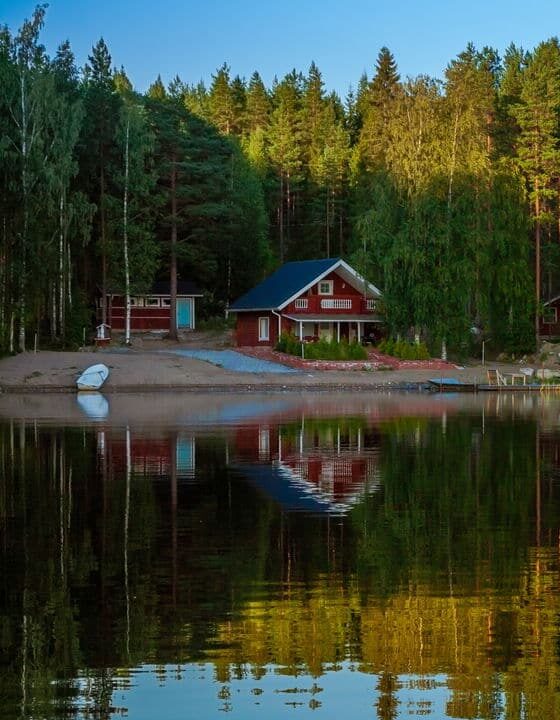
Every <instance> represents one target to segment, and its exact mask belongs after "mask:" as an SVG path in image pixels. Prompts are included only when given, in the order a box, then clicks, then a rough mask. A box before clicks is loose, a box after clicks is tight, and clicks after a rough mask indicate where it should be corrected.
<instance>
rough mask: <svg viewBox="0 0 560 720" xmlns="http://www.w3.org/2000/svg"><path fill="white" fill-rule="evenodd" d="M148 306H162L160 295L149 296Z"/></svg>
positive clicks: (147, 299)
mask: <svg viewBox="0 0 560 720" xmlns="http://www.w3.org/2000/svg"><path fill="white" fill-rule="evenodd" d="M146 307H157V308H158V307H160V300H159V298H158V297H147V298H146Z"/></svg>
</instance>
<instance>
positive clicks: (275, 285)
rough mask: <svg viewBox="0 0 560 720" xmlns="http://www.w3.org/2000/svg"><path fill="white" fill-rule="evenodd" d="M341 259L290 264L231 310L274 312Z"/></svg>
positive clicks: (284, 266) (267, 279) (237, 302)
mask: <svg viewBox="0 0 560 720" xmlns="http://www.w3.org/2000/svg"><path fill="white" fill-rule="evenodd" d="M339 259H340V258H327V259H324V260H302V261H300V262H289V263H286V264H285V265H282V267H281V268H278V270H276V272H275V273H273V274H272V275H271V276H270V277H267V278H266V280H263V281H262V283H260V284H259V285H257V286H256V287H254V288H253V289H252V290H249V292H248V293H245V295H243V296H242V297H240V298H239V300H236V301H235V302H234V303H233V304H232V305H231V306H230V310H273V309H275V308H277V307H279V306H280V305H282V303H284V302H286V300H288V299H289V298H291V297H292V295H295V294H296V293H297V292H298V290H301V289H302V288H304V287H306V286H307V285H309V284H310V283H312V282H313V280H315V278H317V277H319V275H323V274H324V273H326V272H328V270H329V269H330V268H331V267H334V265H336V264H337V263H338V262H339Z"/></svg>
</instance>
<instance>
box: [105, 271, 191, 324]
mask: <svg viewBox="0 0 560 720" xmlns="http://www.w3.org/2000/svg"><path fill="white" fill-rule="evenodd" d="M199 297H202V293H201V292H200V290H199V289H198V288H197V287H196V286H195V285H194V283H192V282H190V281H189V280H178V281H177V329H178V330H194V328H195V322H196V315H195V298H199ZM106 302H107V324H108V325H109V326H110V328H111V332H124V330H125V316H126V304H125V296H124V295H122V294H119V293H108V294H107V300H106ZM130 305H131V308H130V330H131V332H148V331H152V332H169V330H170V324H171V323H170V318H171V303H170V292H169V282H168V281H167V282H156V283H154V285H153V286H152V288H151V290H150V292H149V293H146V294H145V295H131V297H130Z"/></svg>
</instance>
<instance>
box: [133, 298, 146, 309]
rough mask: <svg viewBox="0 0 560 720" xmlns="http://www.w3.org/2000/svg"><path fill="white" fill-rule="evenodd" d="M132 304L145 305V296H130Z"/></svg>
mask: <svg viewBox="0 0 560 720" xmlns="http://www.w3.org/2000/svg"><path fill="white" fill-rule="evenodd" d="M130 306H131V307H144V298H139V297H131V298H130Z"/></svg>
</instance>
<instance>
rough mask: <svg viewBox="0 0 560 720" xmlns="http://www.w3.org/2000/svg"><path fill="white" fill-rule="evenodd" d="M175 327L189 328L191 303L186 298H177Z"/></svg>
mask: <svg viewBox="0 0 560 720" xmlns="http://www.w3.org/2000/svg"><path fill="white" fill-rule="evenodd" d="M177 327H178V328H190V327H191V301H190V300H189V299H188V298H187V299H185V298H177Z"/></svg>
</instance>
